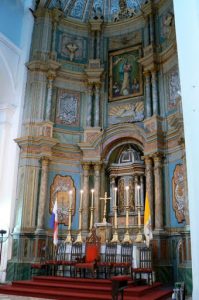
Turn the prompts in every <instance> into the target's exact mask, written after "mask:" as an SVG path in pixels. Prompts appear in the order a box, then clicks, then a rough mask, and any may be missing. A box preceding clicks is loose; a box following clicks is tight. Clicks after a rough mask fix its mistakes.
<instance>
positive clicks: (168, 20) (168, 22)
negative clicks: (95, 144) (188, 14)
mask: <svg viewBox="0 0 199 300" xmlns="http://www.w3.org/2000/svg"><path fill="white" fill-rule="evenodd" d="M163 25H164V34H165V37H166V38H167V39H168V40H171V39H173V38H174V36H175V28H174V15H173V14H172V13H171V12H168V13H167V15H166V16H165V19H164V22H163Z"/></svg>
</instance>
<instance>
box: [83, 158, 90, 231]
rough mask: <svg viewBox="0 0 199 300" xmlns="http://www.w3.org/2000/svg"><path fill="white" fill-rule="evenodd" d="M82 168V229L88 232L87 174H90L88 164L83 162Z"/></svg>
mask: <svg viewBox="0 0 199 300" xmlns="http://www.w3.org/2000/svg"><path fill="white" fill-rule="evenodd" d="M82 168H83V191H84V197H83V203H82V209H83V211H82V229H83V230H84V231H88V227H89V223H88V220H89V213H90V210H89V172H90V163H88V162H84V163H83V164H82Z"/></svg>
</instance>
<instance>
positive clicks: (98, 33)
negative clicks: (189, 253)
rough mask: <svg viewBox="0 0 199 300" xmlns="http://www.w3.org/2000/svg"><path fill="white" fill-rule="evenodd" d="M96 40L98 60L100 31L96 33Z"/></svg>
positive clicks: (98, 56)
mask: <svg viewBox="0 0 199 300" xmlns="http://www.w3.org/2000/svg"><path fill="white" fill-rule="evenodd" d="M96 39H97V45H96V58H100V31H97V32H96Z"/></svg>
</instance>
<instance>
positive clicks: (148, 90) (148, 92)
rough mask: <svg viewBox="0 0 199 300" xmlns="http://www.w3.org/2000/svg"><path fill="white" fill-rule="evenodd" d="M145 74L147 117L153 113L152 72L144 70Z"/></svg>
mask: <svg viewBox="0 0 199 300" xmlns="http://www.w3.org/2000/svg"><path fill="white" fill-rule="evenodd" d="M144 76H145V83H146V85H145V92H146V94H145V97H146V99H145V101H146V117H147V118H149V117H151V115H152V109H151V76H150V72H144Z"/></svg>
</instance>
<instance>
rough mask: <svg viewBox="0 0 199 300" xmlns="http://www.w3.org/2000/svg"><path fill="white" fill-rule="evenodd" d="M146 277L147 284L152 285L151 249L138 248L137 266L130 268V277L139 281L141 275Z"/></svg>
mask: <svg viewBox="0 0 199 300" xmlns="http://www.w3.org/2000/svg"><path fill="white" fill-rule="evenodd" d="M143 274H145V275H146V276H147V283H148V284H153V276H152V275H153V269H152V249H151V247H150V248H147V247H141V248H139V265H138V267H136V268H132V277H133V279H134V280H141V279H142V275H143Z"/></svg>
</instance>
